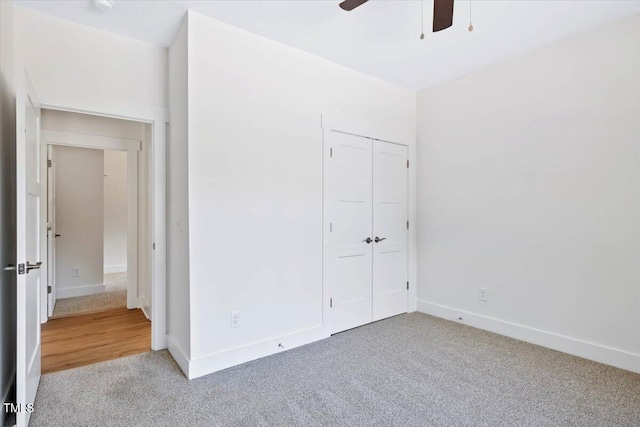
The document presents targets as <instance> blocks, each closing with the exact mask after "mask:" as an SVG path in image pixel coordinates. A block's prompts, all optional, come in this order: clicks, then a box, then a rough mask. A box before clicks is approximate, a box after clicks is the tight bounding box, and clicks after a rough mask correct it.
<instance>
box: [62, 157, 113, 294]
mask: <svg viewBox="0 0 640 427" xmlns="http://www.w3.org/2000/svg"><path fill="white" fill-rule="evenodd" d="M53 161H54V162H55V168H56V172H55V175H56V176H55V192H56V214H55V215H56V233H58V234H60V237H58V238H56V298H69V297H76V296H82V295H90V294H94V293H99V292H102V291H104V284H103V277H104V273H103V270H104V266H103V262H104V252H103V251H104V228H103V224H104V177H103V174H104V170H103V169H104V151H102V150H94V149H90V148H77V147H61V146H58V147H54V149H53ZM74 268H79V269H80V274H79V275H78V276H74V274H73V269H74Z"/></svg>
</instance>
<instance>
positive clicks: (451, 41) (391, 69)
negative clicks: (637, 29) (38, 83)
mask: <svg viewBox="0 0 640 427" xmlns="http://www.w3.org/2000/svg"><path fill="white" fill-rule="evenodd" d="M0 1H1V0H0ZM340 1H341V0H315V1H314V0H288V1H283V0H278V1H276V0H271V1H247V0H235V1H151V0H142V1H140V0H115V7H114V8H113V10H111V11H109V12H99V11H98V10H97V9H95V8H94V7H93V6H92V5H91V3H90V1H89V0H66V1H64V0H36V1H34V0H18V1H16V2H15V3H16V4H17V5H18V6H23V7H27V8H30V9H34V10H37V11H39V12H42V13H45V14H48V15H53V16H57V17H60V18H63V19H67V20H70V21H74V22H77V23H80V24H84V25H88V26H91V27H95V28H100V29H103V30H106V31H110V32H113V33H117V34H121V35H124V36H127V37H131V38H134V39H137V40H143V41H147V42H150V43H153V44H157V45H162V46H168V45H169V44H170V43H171V40H172V38H173V35H174V34H175V32H176V30H177V28H178V26H179V24H180V22H181V20H182V17H183V16H184V13H185V11H186V10H187V9H192V10H195V11H197V12H200V13H202V14H204V15H208V16H210V17H212V18H215V19H218V20H220V21H223V22H226V23H229V24H231V25H234V26H237V27H240V28H243V29H246V30H248V31H251V32H253V33H257V34H261V35H263V36H265V37H268V38H271V39H273V40H277V41H280V42H282V43H285V44H287V45H290V46H294V47H296V48H299V49H302V50H304V51H307V52H310V53H313V54H315V55H318V56H321V57H324V58H326V59H329V60H331V61H334V62H337V63H340V64H343V65H345V66H347V67H350V68H353V69H355V70H358V71H361V72H363V73H366V74H370V75H372V76H376V77H378V78H380V79H383V80H386V81H389V82H392V83H395V84H397V85H400V86H403V87H406V88H409V89H413V90H419V89H423V88H426V87H429V86H433V85H435V84H438V83H441V82H443V81H446V80H450V79H452V78H455V77H458V76H460V75H463V74H466V73H469V72H471V71H474V70H476V69H479V68H482V67H485V66H487V65H490V64H493V63H496V62H498V61H500V60H503V59H506V58H509V57H512V56H515V55H518V54H520V53H522V52H525V51H527V50H529V49H532V48H535V47H538V46H542V45H544V44H547V43H550V42H552V41H554V40H558V39H560V38H563V37H566V36H568V35H571V34H575V33H577V32H580V31H584V30H587V29H590V28H593V27H596V26H598V25H601V24H604V23H606V22H609V21H613V20H616V19H620V18H623V17H625V16H629V15H633V14H636V13H640V0H472V1H473V3H472V7H473V24H474V27H475V31H473V32H472V33H470V32H468V31H467V27H468V25H469V1H468V0H456V1H455V12H454V24H453V27H452V28H450V29H447V30H444V31H442V32H440V33H435V34H434V33H432V32H431V31H430V27H431V19H432V10H433V0H424V22H425V34H426V38H425V40H420V39H419V35H420V1H416V0H371V1H369V3H366V4H364V5H362V6H361V7H359V8H358V9H355V10H354V11H352V12H345V11H343V10H342V9H340V8H339V7H338V3H339V2H340ZM612 48H614V47H613V46H612Z"/></svg>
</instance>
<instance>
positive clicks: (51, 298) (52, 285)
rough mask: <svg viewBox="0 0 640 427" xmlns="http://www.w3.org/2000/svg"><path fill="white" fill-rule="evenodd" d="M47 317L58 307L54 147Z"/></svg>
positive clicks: (50, 154)
mask: <svg viewBox="0 0 640 427" xmlns="http://www.w3.org/2000/svg"><path fill="white" fill-rule="evenodd" d="M47 159H48V167H47V223H48V227H47V228H48V230H47V269H48V271H47V282H48V283H47V285H48V286H49V292H48V295H47V315H48V316H49V317H51V316H53V310H54V309H55V307H56V238H57V237H58V234H57V232H56V162H55V159H54V158H53V146H51V145H49V146H48V147H47Z"/></svg>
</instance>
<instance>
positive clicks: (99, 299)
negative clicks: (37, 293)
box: [51, 272, 127, 319]
mask: <svg viewBox="0 0 640 427" xmlns="http://www.w3.org/2000/svg"><path fill="white" fill-rule="evenodd" d="M104 287H105V290H104V292H102V293H100V294H93V295H85V296H82V297H72V298H63V299H58V300H56V306H55V308H54V309H53V316H51V318H52V319H57V318H60V317H69V316H77V315H79V314H88V313H96V312H99V311H106V310H113V309H115V308H121V307H126V306H127V273H126V272H124V273H109V274H105V275H104Z"/></svg>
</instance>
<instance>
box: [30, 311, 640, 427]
mask: <svg viewBox="0 0 640 427" xmlns="http://www.w3.org/2000/svg"><path fill="white" fill-rule="evenodd" d="M35 407H36V412H35V413H34V415H33V417H32V424H31V425H32V426H48V427H52V426H330V425H342V426H536V427H540V426H598V427H603V426H639V425H640V375H638V374H633V373H631V372H628V371H623V370H620V369H616V368H612V367H609V366H605V365H602V364H598V363H595V362H590V361H587V360H584V359H580V358H577V357H572V356H569V355H566V354H563V353H559V352H557V351H553V350H548V349H545V348H542V347H538V346H535V345H532V344H527V343H524V342H521V341H516V340H513V339H510V338H506V337H502V336H499V335H495V334H492V333H489V332H484V331H481V330H477V329H473V328H470V327H467V326H464V325H461V324H457V323H454V322H449V321H445V320H441V319H437V318H434V317H431V316H427V315H424V314H419V313H413V314H407V315H402V316H398V317H395V318H392V319H388V320H384V321H381V322H377V323H374V324H371V325H367V326H364V327H361V328H357V329H354V330H351V331H347V332H344V333H342V334H338V335H335V336H333V337H331V338H329V339H326V340H323V341H320V342H317V343H313V344H310V345H307V346H304V347H300V348H297V349H293V350H290V351H285V352H282V353H280V354H277V355H274V356H270V357H266V358H263V359H260V360H256V361H253V362H250V363H246V364H243V365H240V366H237V367H234V368H230V369H227V370H224V371H221V372H218V373H215V374H211V375H208V376H206V377H203V378H199V379H196V380H192V381H188V380H187V379H185V377H184V376H183V375H182V373H181V372H180V370H179V368H178V367H177V365H176V364H175V363H174V362H173V360H172V359H171V356H170V355H169V354H168V353H167V352H166V351H160V352H152V353H145V354H142V355H137V356H132V357H128V358H124V359H119V360H114V361H110V362H105V363H100V364H97V365H93V366H89V367H83V368H78V369H73V370H68V371H62V372H57V373H53V374H48V375H45V376H43V377H42V382H41V385H40V390H39V393H38V398H37V400H36V402H35Z"/></svg>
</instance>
